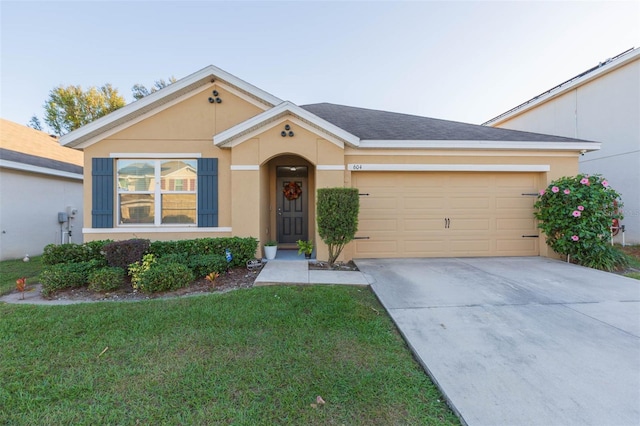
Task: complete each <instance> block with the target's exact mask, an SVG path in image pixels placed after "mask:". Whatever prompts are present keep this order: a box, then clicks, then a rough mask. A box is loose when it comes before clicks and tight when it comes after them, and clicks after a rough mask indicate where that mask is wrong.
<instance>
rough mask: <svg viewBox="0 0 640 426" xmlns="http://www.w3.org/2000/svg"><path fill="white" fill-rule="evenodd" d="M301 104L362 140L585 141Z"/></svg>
mask: <svg viewBox="0 0 640 426" xmlns="http://www.w3.org/2000/svg"><path fill="white" fill-rule="evenodd" d="M301 108H303V109H305V110H307V111H309V112H311V113H313V114H315V115H317V116H318V117H320V118H322V119H324V120H326V121H328V122H330V123H332V124H334V125H336V126H338V127H340V128H342V129H344V130H346V131H347V132H349V133H351V134H353V135H355V136H358V137H359V138H360V139H362V140H398V141H400V140H425V141H429V140H431V141H437V140H452V141H471V140H473V141H511V142H520V141H522V142H586V141H584V140H581V139H573V138H565V137H562V136H552V135H543V134H540V133H532V132H522V131H518V130H509V129H498V128H493V127H485V126H480V125H476V124H468V123H460V122H457V121H449V120H440V119H437V118H429V117H420V116H416V115H408V114H400V113H396V112H388V111H379V110H372V109H365V108H356V107H350V106H345V105H336V104H329V103H320V104H311V105H301Z"/></svg>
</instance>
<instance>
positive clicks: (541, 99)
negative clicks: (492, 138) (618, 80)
mask: <svg viewBox="0 0 640 426" xmlns="http://www.w3.org/2000/svg"><path fill="white" fill-rule="evenodd" d="M639 57H640V48H638V49H634V50H632V51H631V52H629V54H628V56H626V57H624V58H621V59H620V60H619V61H614V62H610V63H608V64H604V65H602V66H601V67H600V68H599V69H597V70H594V71H593V72H590V73H588V74H586V75H584V76H583V77H581V78H577V79H575V80H573V81H570V82H568V83H567V84H566V85H561V86H560V87H557V88H556V90H554V89H551V90H549V92H548V93H545V94H542V95H538V96H536V97H534V98H532V99H529V100H528V101H526V102H524V103H523V104H521V105H518V106H516V107H514V108H513V109H511V110H509V111H507V112H504V113H502V114H500V115H497V116H495V117H493V118H492V119H490V120H487V121H485V122H484V123H482V125H483V126H490V127H493V126H498V125H500V124H502V123H504V122H505V121H508V120H510V119H512V118H513V117H516V116H518V115H520V114H522V113H524V112H526V111H528V110H530V109H533V108H535V107H537V106H538V105H540V104H543V103H545V102H548V101H550V100H552V99H555V98H557V97H558V96H561V95H563V94H565V93H567V92H568V91H570V90H573V89H575V88H576V87H579V86H582V85H584V84H586V83H588V82H590V81H593V80H594V79H596V78H599V77H600V76H602V75H604V74H607V73H610V72H612V71H614V70H616V69H618V68H620V67H623V66H625V65H627V64H628V63H629V62H632V61H635V60H637V59H638V58H639Z"/></svg>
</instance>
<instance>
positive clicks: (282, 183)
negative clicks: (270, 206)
mask: <svg viewBox="0 0 640 426" xmlns="http://www.w3.org/2000/svg"><path fill="white" fill-rule="evenodd" d="M276 189H277V196H276V197H277V200H278V210H277V214H278V217H277V223H278V242H279V243H283V244H287V243H295V242H296V241H298V240H306V239H308V238H307V205H308V202H307V200H308V192H307V189H308V188H307V178H302V177H278V179H277V187H276Z"/></svg>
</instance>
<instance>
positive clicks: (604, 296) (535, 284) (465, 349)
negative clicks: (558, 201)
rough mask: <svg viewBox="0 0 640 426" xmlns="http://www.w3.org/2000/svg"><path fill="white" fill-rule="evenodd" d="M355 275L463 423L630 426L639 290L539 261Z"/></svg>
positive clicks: (365, 265) (636, 394) (637, 378)
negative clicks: (364, 280)
mask: <svg viewBox="0 0 640 426" xmlns="http://www.w3.org/2000/svg"><path fill="white" fill-rule="evenodd" d="M356 264H357V265H358V268H359V269H360V271H362V272H363V273H364V274H365V276H367V278H368V279H369V281H370V282H371V287H372V288H373V290H374V292H375V293H376V295H377V296H378V298H379V299H380V301H381V302H382V304H383V305H384V307H385V308H386V310H387V311H388V312H389V314H390V315H391V317H392V318H393V320H394V322H395V323H396V325H397V326H398V328H399V330H400V332H401V333H402V335H403V336H404V338H405V340H406V341H407V343H408V345H409V346H410V348H411V349H412V351H413V352H414V354H415V355H416V358H417V359H418V360H419V362H420V363H421V364H422V365H423V367H424V368H425V370H426V371H427V372H428V373H429V375H430V376H431V377H432V379H433V381H434V382H435V383H436V384H437V385H438V387H439V388H440V390H441V391H442V393H443V394H444V396H445V398H446V399H447V400H448V401H449V404H450V406H451V407H452V408H453V409H454V411H456V412H457V413H458V414H459V416H460V418H461V419H462V421H463V422H464V423H466V424H468V425H472V426H475V425H545V426H546V425H594V426H595V425H598V426H600V425H616V426H622V425H635V426H637V425H639V424H640V281H638V280H634V279H631V278H625V277H622V276H619V275H615V274H610V273H606V272H601V271H597V270H594V269H589V268H584V267H580V266H576V265H571V264H567V263H565V262H560V261H556V260H551V259H546V258H541V257H525V258H468V259H363V260H356Z"/></svg>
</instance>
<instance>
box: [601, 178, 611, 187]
mask: <svg viewBox="0 0 640 426" xmlns="http://www.w3.org/2000/svg"><path fill="white" fill-rule="evenodd" d="M602 186H604V187H605V188H606V187H607V186H609V182H607V181H606V180H603V181H602Z"/></svg>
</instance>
